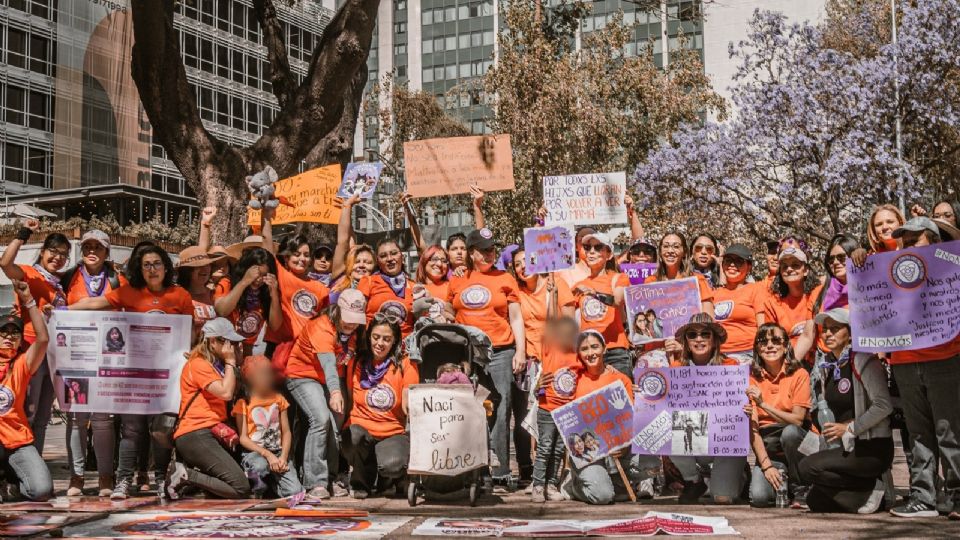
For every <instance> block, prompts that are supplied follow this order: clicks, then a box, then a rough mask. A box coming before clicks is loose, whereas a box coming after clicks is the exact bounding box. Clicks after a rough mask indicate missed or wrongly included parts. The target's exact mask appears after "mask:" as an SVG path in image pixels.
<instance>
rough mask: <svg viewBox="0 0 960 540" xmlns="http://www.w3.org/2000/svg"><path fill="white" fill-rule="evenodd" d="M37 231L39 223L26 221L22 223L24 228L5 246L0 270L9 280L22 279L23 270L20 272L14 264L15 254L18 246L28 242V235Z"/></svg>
mask: <svg viewBox="0 0 960 540" xmlns="http://www.w3.org/2000/svg"><path fill="white" fill-rule="evenodd" d="M39 229H40V222H39V221H37V220H35V219H28V220H27V221H26V222H25V223H24V226H23V227H20V230H19V231H17V236H16V237H15V238H14V239H13V240H11V241H10V243H9V244H7V249H5V250H4V251H3V256H0V269H2V270H3V273H4V274H6V276H7V277H8V278H10V279H11V280H14V279H23V270H21V269H20V266H19V265H17V263H16V260H17V253H19V252H20V246H22V245H24V244H26V243H27V241H28V240H30V235H32V234H33V233H35V232H37V231H38V230H39Z"/></svg>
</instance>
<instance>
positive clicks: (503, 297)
mask: <svg viewBox="0 0 960 540" xmlns="http://www.w3.org/2000/svg"><path fill="white" fill-rule="evenodd" d="M495 245H496V240H494V238H493V233H492V232H491V231H490V229H478V230H473V231H470V234H468V235H467V272H466V274H464V275H463V277H454V278H453V279H451V280H450V290H449V294H448V296H447V298H446V300H448V301H450V303H452V304H453V308H454V309H455V310H456V311H457V316H456V320H457V324H465V325H468V326H474V327H476V328H479V329H480V330H481V331H483V332H484V333H486V334H487V335H488V336H489V337H490V342H491V343H492V344H493V355H492V356H491V357H490V363H489V364H487V367H486V370H485V371H484V372H483V373H484V376H485V377H487V380H486V383H487V385H488V388H490V387H492V389H493V398H492V399H493V402H494V403H495V404H496V411H495V412H494V422H493V429H492V430H491V431H492V433H491V440H492V446H493V451H494V453H495V454H496V455H497V458H498V459H499V460H500V465H499V466H498V467H495V468H494V470H493V471H492V476H493V480H494V482H495V484H496V485H497V487H498V488H499V487H501V486H502V484H503V483H504V482H505V481H506V480H508V479H509V478H510V416H511V412H512V398H511V396H512V394H513V386H514V376H515V375H522V374H525V373H526V369H527V352H526V345H527V343H526V332H525V331H524V325H523V314H522V313H521V310H520V297H519V292H518V290H517V289H518V287H517V280H516V279H514V278H513V276H511V275H510V274H508V273H506V272H503V271H500V270H497V269H496V268H495V267H494V264H495V263H496V262H497V256H498V255H497V248H496V247H495ZM518 420H519V419H518Z"/></svg>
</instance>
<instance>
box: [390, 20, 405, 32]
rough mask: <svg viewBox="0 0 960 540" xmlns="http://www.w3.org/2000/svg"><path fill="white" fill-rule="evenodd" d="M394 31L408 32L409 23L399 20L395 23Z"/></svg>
mask: <svg viewBox="0 0 960 540" xmlns="http://www.w3.org/2000/svg"><path fill="white" fill-rule="evenodd" d="M393 32H394V33H395V34H406V33H407V23H405V22H398V23H396V24H394V25H393Z"/></svg>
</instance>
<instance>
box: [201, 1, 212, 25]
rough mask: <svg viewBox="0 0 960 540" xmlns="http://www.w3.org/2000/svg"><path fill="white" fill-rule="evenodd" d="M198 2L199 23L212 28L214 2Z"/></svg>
mask: <svg viewBox="0 0 960 540" xmlns="http://www.w3.org/2000/svg"><path fill="white" fill-rule="evenodd" d="M199 1H200V22H202V23H203V24H207V25H210V26H213V14H214V11H213V9H214V1H213V0H199Z"/></svg>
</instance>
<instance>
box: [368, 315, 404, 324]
mask: <svg viewBox="0 0 960 540" xmlns="http://www.w3.org/2000/svg"><path fill="white" fill-rule="evenodd" d="M373 322H375V323H378V324H379V323H388V324H400V317H397V316H396V315H394V314H393V313H376V314H374V316H373Z"/></svg>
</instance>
